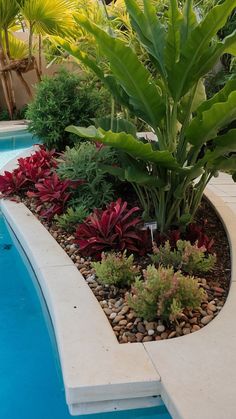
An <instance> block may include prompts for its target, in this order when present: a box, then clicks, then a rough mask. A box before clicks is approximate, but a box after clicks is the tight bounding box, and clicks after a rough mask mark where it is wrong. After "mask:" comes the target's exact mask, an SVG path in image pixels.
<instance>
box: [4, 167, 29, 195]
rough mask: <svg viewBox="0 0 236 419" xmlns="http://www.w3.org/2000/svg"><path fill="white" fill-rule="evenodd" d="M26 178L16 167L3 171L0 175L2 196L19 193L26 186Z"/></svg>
mask: <svg viewBox="0 0 236 419" xmlns="http://www.w3.org/2000/svg"><path fill="white" fill-rule="evenodd" d="M26 183H27V179H26V178H25V177H24V176H22V173H21V172H19V171H18V170H17V169H16V170H13V172H12V173H11V172H8V171H5V172H4V175H0V192H1V193H2V195H3V196H11V195H15V194H17V193H19V192H20V191H21V190H22V189H24V187H25V186H26Z"/></svg>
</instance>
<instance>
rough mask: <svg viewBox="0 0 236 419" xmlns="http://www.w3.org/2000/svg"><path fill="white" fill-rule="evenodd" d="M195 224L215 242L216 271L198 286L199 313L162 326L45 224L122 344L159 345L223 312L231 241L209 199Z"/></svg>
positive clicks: (52, 225) (192, 312)
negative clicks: (106, 282)
mask: <svg viewBox="0 0 236 419" xmlns="http://www.w3.org/2000/svg"><path fill="white" fill-rule="evenodd" d="M24 203H25V204H26V205H27V206H28V208H29V209H31V210H32V211H33V212H34V213H35V205H34V203H33V202H32V200H29V199H26V200H25V201H24ZM36 215H37V214H36ZM196 223H197V224H199V225H203V224H205V233H206V234H207V235H208V236H209V237H211V238H212V239H213V240H214V245H213V248H212V252H214V253H215V254H216V256H217V262H216V264H215V266H214V269H213V271H211V272H208V273H206V274H204V276H203V275H202V278H200V279H199V286H200V288H202V289H203V290H204V291H205V292H206V295H207V299H206V300H205V301H204V302H203V303H202V304H201V307H199V309H196V310H188V309H185V310H184V313H183V315H182V316H181V317H182V318H180V319H179V320H178V321H177V322H174V323H170V322H167V323H164V324H163V322H161V321H145V320H143V319H142V318H139V317H138V316H137V315H136V314H135V312H134V310H132V309H131V308H130V307H129V305H128V304H127V297H128V294H129V288H120V287H116V286H114V285H110V286H108V285H102V284H101V283H99V281H98V280H97V278H96V275H95V272H94V269H93V267H92V266H91V257H87V258H86V257H83V256H81V254H80V251H79V249H78V247H77V246H76V245H75V244H74V241H75V236H74V235H73V234H70V233H68V232H65V231H63V230H62V229H60V228H58V226H57V225H56V224H55V223H47V222H45V221H44V222H43V224H44V226H45V227H46V228H47V229H48V230H49V232H50V233H51V235H52V236H53V237H54V238H55V239H56V240H57V242H58V243H59V244H60V246H61V247H62V248H63V249H64V250H65V251H66V252H67V254H68V255H69V256H70V258H71V259H72V261H73V262H74V263H75V266H76V267H77V268H78V270H79V271H80V273H81V274H82V275H83V276H84V278H85V280H86V282H87V284H88V285H89V287H90V288H91V290H92V291H93V293H94V295H95V297H96V298H97V300H98V301H99V303H100V305H101V307H102V309H103V311H104V313H105V314H106V316H107V318H108V320H109V322H110V325H111V327H112V329H113V331H114V333H115V335H116V337H117V339H118V341H119V343H127V342H131V343H132V342H149V341H154V340H157V341H158V340H163V339H171V338H175V337H179V336H183V335H187V334H190V333H193V332H196V331H198V330H200V329H202V328H203V327H204V326H206V325H207V324H208V323H209V322H210V321H211V320H213V319H214V318H215V317H216V316H217V315H218V313H219V312H220V310H221V309H222V307H223V305H224V303H225V300H226V297H227V294H228V291H229V286H230V278H231V264H230V263H231V262H230V249H229V243H228V239H227V236H226V233H225V230H224V227H223V225H222V223H221V221H220V219H219V217H218V216H217V214H216V213H215V211H214V209H213V207H212V206H211V205H210V204H209V203H208V201H207V200H206V199H203V201H202V204H201V206H200V208H199V210H198V213H197V216H196ZM150 262H151V261H150V260H149V258H147V257H145V258H144V257H143V258H140V259H138V258H136V260H135V265H141V266H142V268H145V267H146V265H147V264H148V263H150Z"/></svg>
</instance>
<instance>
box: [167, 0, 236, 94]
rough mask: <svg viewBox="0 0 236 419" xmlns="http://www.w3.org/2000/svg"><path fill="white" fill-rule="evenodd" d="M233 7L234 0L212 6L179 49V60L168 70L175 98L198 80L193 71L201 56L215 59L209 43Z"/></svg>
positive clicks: (171, 89) (212, 48)
mask: <svg viewBox="0 0 236 419" xmlns="http://www.w3.org/2000/svg"><path fill="white" fill-rule="evenodd" d="M235 7H236V0H225V1H224V3H223V4H221V5H218V6H215V7H213V8H212V9H211V10H210V11H209V13H208V14H207V15H206V17H205V19H203V20H202V21H201V22H200V23H199V24H198V25H197V26H196V28H195V29H194V30H192V32H191V34H190V36H189V38H188V40H187V42H186V44H185V46H184V48H183V49H182V50H181V53H180V57H179V61H178V62H177V63H176V64H175V65H174V67H173V68H172V69H170V71H169V87H170V91H171V92H172V95H173V97H174V99H175V100H179V99H180V98H181V97H182V96H183V95H184V94H185V93H186V92H187V91H188V90H189V88H191V85H193V84H194V83H195V82H196V81H197V80H198V79H196V77H195V71H196V69H197V71H199V62H202V61H201V59H202V57H204V58H205V61H209V60H210V59H211V58H212V56H214V59H217V58H216V56H215V52H216V51H215V46H214V44H213V45H212V44H211V42H212V39H213V37H214V36H215V35H216V34H217V32H218V30H219V29H221V28H222V27H223V26H224V25H225V23H226V21H227V18H228V16H229V15H230V13H231V12H232V10H233V9H234V8H235ZM211 64H212V63H211ZM205 70H206V66H205ZM205 70H204V71H205ZM203 74H204V73H203Z"/></svg>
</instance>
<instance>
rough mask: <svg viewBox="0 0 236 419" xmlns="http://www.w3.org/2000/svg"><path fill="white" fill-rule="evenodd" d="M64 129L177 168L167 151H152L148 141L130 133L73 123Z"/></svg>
mask: <svg viewBox="0 0 236 419" xmlns="http://www.w3.org/2000/svg"><path fill="white" fill-rule="evenodd" d="M66 131H68V132H72V133H73V134H77V135H79V136H80V137H84V138H91V139H94V140H96V141H98V142H101V143H102V144H106V145H109V146H111V147H114V148H117V149H119V150H122V151H125V152H126V153H128V154H129V155H131V156H132V157H135V158H138V159H140V160H142V161H146V162H152V163H156V164H157V165H158V166H163V167H166V168H168V169H179V165H178V163H177V161H176V159H175V158H174V157H173V156H172V154H171V153H170V152H169V151H154V150H153V149H152V146H151V144H150V143H143V142H142V141H140V140H138V139H136V138H134V137H133V136H132V135H130V134H126V133H124V132H122V133H114V132H111V131H104V130H102V129H96V128H95V127H93V126H91V127H89V128H83V127H75V126H73V125H72V126H69V127H67V128H66Z"/></svg>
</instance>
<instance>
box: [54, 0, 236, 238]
mask: <svg viewBox="0 0 236 419" xmlns="http://www.w3.org/2000/svg"><path fill="white" fill-rule="evenodd" d="M142 3H143V5H142V7H139V6H138V4H137V2H136V1H135V0H126V7H127V11H128V13H129V16H130V20H131V24H132V26H133V29H134V31H135V32H136V35H137V38H138V40H139V42H140V44H141V45H142V47H143V48H145V50H146V51H147V52H148V54H149V57H150V60H151V61H152V64H153V65H154V66H155V67H156V70H157V73H158V77H153V73H151V72H149V71H148V69H147V68H146V67H145V65H144V64H143V63H142V62H141V61H140V60H139V58H138V57H137V55H136V54H135V52H134V50H133V49H132V48H131V47H130V46H128V45H127V44H126V43H125V42H124V41H122V40H121V39H118V38H117V37H115V36H114V34H110V33H109V32H106V31H104V30H103V29H102V28H100V27H99V26H97V25H96V24H94V23H93V22H92V21H91V20H89V19H88V18H86V17H85V16H84V15H81V14H77V15H76V16H75V20H76V22H77V24H79V25H81V27H82V28H84V30H86V31H87V32H88V33H90V34H92V35H93V37H94V38H95V40H96V42H97V44H98V46H99V48H100V51H101V53H102V54H103V55H104V56H105V57H106V58H107V60H108V62H109V65H110V71H109V73H108V74H105V73H104V72H103V71H102V69H101V68H99V67H98V66H97V64H96V60H95V59H93V57H91V56H89V54H86V53H84V52H81V50H80V49H79V48H77V47H76V46H73V45H71V44H70V43H68V42H64V48H65V49H66V50H67V51H68V52H70V54H72V55H73V56H74V57H76V58H77V59H79V60H81V61H82V62H83V63H84V64H85V65H87V66H88V67H90V68H91V69H92V70H93V71H94V72H95V73H96V75H97V76H99V77H100V78H101V80H102V81H103V82H104V83H105V84H106V86H107V87H108V88H109V89H110V90H111V92H112V94H113V95H114V97H115V99H116V100H117V101H118V102H120V103H121V104H122V105H123V106H126V107H127V109H129V110H130V111H131V112H132V113H133V114H135V115H137V116H138V117H139V118H141V119H143V120H144V121H145V122H146V123H147V124H148V125H149V126H150V127H151V130H152V131H153V132H154V133H155V134H156V136H157V141H156V142H148V141H145V140H139V139H137V138H136V137H135V136H133V135H131V134H126V133H114V132H111V131H106V130H104V129H101V128H95V127H90V128H88V129H83V128H81V127H73V126H72V127H69V128H68V131H70V132H74V133H77V134H78V135H82V136H83V137H87V138H91V139H95V140H96V141H99V142H101V143H103V144H107V145H109V146H112V147H115V148H116V149H118V150H120V151H121V152H122V159H121V165H120V167H107V168H103V169H104V170H107V171H109V172H110V173H113V174H114V175H117V176H119V177H120V178H121V179H123V180H127V181H129V182H131V183H132V185H133V186H134V188H135V190H136V192H137V194H138V196H139V198H140V202H141V204H142V205H143V208H144V215H145V216H146V217H147V218H148V217H149V216H152V215H153V214H152V210H153V208H154V216H155V219H156V221H157V224H158V227H159V228H160V230H161V231H165V230H168V229H169V228H170V227H171V225H173V224H187V223H188V222H190V221H191V220H192V218H193V217H194V214H195V212H196V209H197V207H198V205H199V203H200V201H201V198H202V194H203V191H204V189H205V186H206V185H207V183H208V182H209V180H210V179H211V178H212V176H214V175H216V173H217V171H218V170H221V169H222V170H225V169H227V170H229V169H230V170H234V171H235V172H236V157H235V155H234V154H232V153H233V152H235V151H236V130H235V129H232V130H230V129H228V128H227V126H228V125H229V123H230V122H231V121H232V120H233V119H235V118H236V80H234V79H233V80H230V81H228V83H227V84H226V86H225V87H224V88H223V90H221V91H220V92H219V93H217V94H216V95H215V96H214V97H213V98H211V99H210V100H206V96H205V88H204V84H203V81H204V76H205V75H206V74H207V73H208V72H209V70H210V69H211V68H212V67H213V66H214V64H215V63H216V62H217V60H218V59H219V57H220V56H221V55H222V54H223V53H225V52H227V53H231V54H234V55H236V31H235V32H233V33H231V34H230V35H228V36H227V37H225V38H224V39H223V40H219V39H218V38H217V32H218V31H219V29H220V28H222V27H223V26H224V24H225V22H226V20H227V17H228V16H229V14H230V13H231V12H232V10H233V9H234V8H235V7H236V0H225V1H224V2H223V3H222V4H220V5H218V6H215V7H213V8H212V9H211V10H210V11H209V12H208V13H207V15H206V16H205V17H204V18H203V19H202V20H200V21H199V20H198V19H199V16H198V17H197V16H196V14H195V12H194V9H193V6H192V1H191V0H186V1H185V2H184V5H183V7H179V6H178V2H177V0H170V1H169V11H168V19H167V21H166V23H165V22H164V24H163V23H162V22H161V21H160V20H159V17H158V15H157V14H156V9H155V8H154V7H153V5H152V2H151V1H150V0H143V2H142ZM61 44H63V41H62V43H61Z"/></svg>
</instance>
